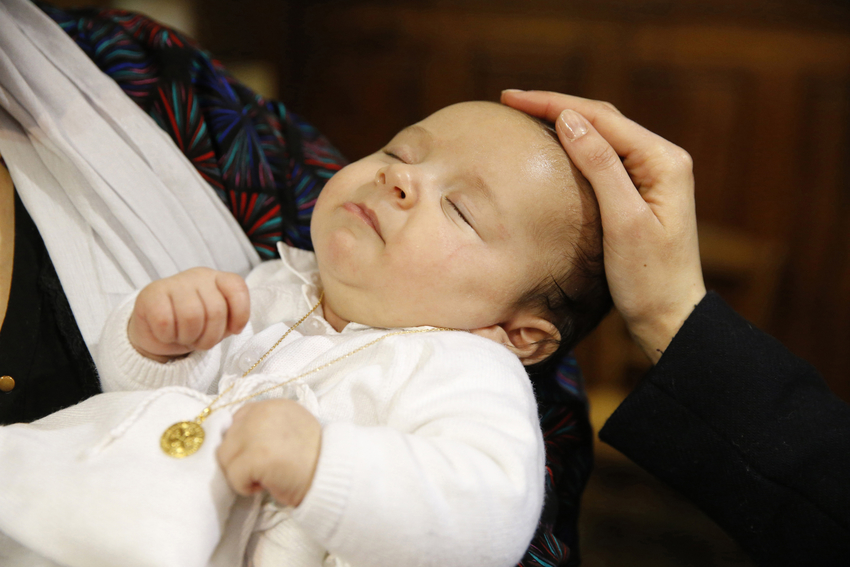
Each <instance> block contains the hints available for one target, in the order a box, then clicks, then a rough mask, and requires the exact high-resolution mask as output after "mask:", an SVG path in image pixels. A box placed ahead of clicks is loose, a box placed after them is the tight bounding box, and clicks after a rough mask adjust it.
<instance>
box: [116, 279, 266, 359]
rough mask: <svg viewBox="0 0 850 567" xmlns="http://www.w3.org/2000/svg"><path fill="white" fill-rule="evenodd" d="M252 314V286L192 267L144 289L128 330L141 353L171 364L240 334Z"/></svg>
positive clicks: (130, 337) (137, 301) (138, 299)
mask: <svg viewBox="0 0 850 567" xmlns="http://www.w3.org/2000/svg"><path fill="white" fill-rule="evenodd" d="M250 314H251V304H250V300H249V298H248V286H247V285H246V284H245V280H243V279H242V278H241V277H240V276H238V275H236V274H231V273H228V272H218V271H216V270H211V269H209V268H192V269H191V270H186V271H185V272H180V273H179V274H176V275H174V276H171V277H170V278H164V279H161V280H157V281H155V282H153V283H151V284H150V285H148V286H147V287H145V288H144V289H143V290H142V291H141V293H139V296H138V297H137V298H136V305H135V307H134V308H133V314H132V315H131V316H130V323H129V324H128V326H127V333H128V336H129V339H130V344H132V345H133V346H134V347H135V348H136V350H137V351H139V352H140V353H142V354H143V355H145V356H147V357H148V358H151V359H153V360H157V361H159V362H166V361H168V360H170V359H172V358H175V357H177V356H181V355H184V354H186V353H189V352H192V351H194V350H205V349H209V348H212V347H214V346H215V345H217V344H218V343H219V342H221V340H222V339H224V338H225V337H228V336H230V335H233V334H236V333H239V332H240V331H242V329H243V328H244V327H245V325H246V323H248V318H249V316H250Z"/></svg>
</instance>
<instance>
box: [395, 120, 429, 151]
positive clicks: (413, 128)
mask: <svg viewBox="0 0 850 567" xmlns="http://www.w3.org/2000/svg"><path fill="white" fill-rule="evenodd" d="M399 135H411V136H413V137H415V138H418V140H417V142H418V143H420V144H422V145H425V146H430V145H431V143H432V142H433V141H434V135H433V134H432V133H431V132H430V131H428V130H427V129H425V128H424V127H422V126H420V125H419V124H412V125H410V126H408V127H407V128H405V129H404V130H402V131H401V132H399Z"/></svg>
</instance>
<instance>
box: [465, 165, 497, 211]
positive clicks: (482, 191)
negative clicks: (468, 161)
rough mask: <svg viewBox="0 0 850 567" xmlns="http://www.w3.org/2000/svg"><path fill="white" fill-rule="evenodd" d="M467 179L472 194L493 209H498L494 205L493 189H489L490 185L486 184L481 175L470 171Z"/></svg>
mask: <svg viewBox="0 0 850 567" xmlns="http://www.w3.org/2000/svg"><path fill="white" fill-rule="evenodd" d="M467 179H468V181H469V187H470V189H471V190H472V192H473V193H474V194H476V195H478V196H479V197H481V198H483V199H484V200H485V201H486V202H487V203H488V204H489V205H490V206H491V207H493V208H494V209H498V207H496V199H495V198H494V197H493V190H492V189H490V186H489V185H487V182H486V181H484V178H483V177H481V176H480V175H479V174H477V173H470V174H469V175H468V176H467Z"/></svg>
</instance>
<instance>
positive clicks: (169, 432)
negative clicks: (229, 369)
mask: <svg viewBox="0 0 850 567" xmlns="http://www.w3.org/2000/svg"><path fill="white" fill-rule="evenodd" d="M323 298H324V292H322V294H321V296H319V301H318V302H316V304H315V305H314V306H313V307H312V308H311V309H310V310H309V311H308V312H307V314H306V315H304V316H303V317H301V319H299V320H298V321H297V322H296V323H295V324H294V325H292V326H291V327H290V328H289V329H287V330H286V332H285V333H284V334H283V336H281V337H280V338H279V339H278V340H277V342H276V343H275V344H273V345H272V346H271V348H269V350H267V351H266V352H265V353H264V354H263V356H261V357H260V358H259V359H258V360H257V362H255V363H254V364H253V365H252V366H251V368H249V369H248V370H246V371H245V373H244V374H242V376H240V379H242V378H245V377H246V376H247V375H248V374H250V373H251V371H252V370H254V369H255V368H256V367H257V366H258V365H259V364H260V363H261V362H262V361H263V360H265V358H266V357H267V356H268V355H269V354H271V352H272V351H273V350H274V349H276V348H277V347H278V345H279V344H280V343H282V342H283V341H284V339H286V337H287V336H289V333H291V332H292V331H294V330H295V329H296V328H297V327H298V325H300V324H301V323H303V322H304V321H305V320H306V319H307V318H308V317H309V316H310V315H312V314H313V312H314V311H315V310H316V309H318V308H319V305H321V304H322V299H323ZM454 330H456V329H450V328H447V327H431V328H428V329H411V330H406V331H394V332H390V333H386V334H384V335H381V336H380V337H378V338H377V339H374V340H372V341H370V342H368V343H366V344H365V345H362V346H359V347H357V348H356V349H354V350H352V351H351V352H348V353H346V354H343V355H342V356H338V357H337V358H335V359H333V360H331V361H330V362H326V363H325V364H322V365H321V366H318V367H316V368H312V369H310V370H308V371H307V372H304V373H303V374H299V375H298V376H295V377H294V378H288V379H286V380H284V381H283V382H279V383H277V384H275V385H274V386H270V387H268V388H264V389H262V390H260V391H259V392H254V393H253V394H251V395H249V396H245V397H242V398H239V399H237V400H233V401H231V402H227V403H226V404H222V405H220V406H218V407H213V406H215V403H216V402H217V401H219V400H220V399H221V398H222V397H223V396H224V395H225V394H227V393H228V392H229V391H230V390H232V389H233V388H234V387H235V386H236V384H237V382H238V380H235V381H234V382H233V384H231V385H230V386H229V387H228V388H227V389H226V390H224V391H223V392H221V393H220V394H219V395H218V396H216V398H215V399H214V400H213V401H211V402H210V403H209V405H207V407H205V408H204V409H203V410H201V413H200V414H198V416H197V417H196V418H195V419H193V420H192V421H181V422H178V423H175V424H174V425H172V426H171V427H169V428H168V429H166V430H165V433H163V434H162V437H161V438H160V441H159V445H160V447H161V448H162V450H163V452H165V454H166V455H168V456H169V457H174V458H177V459H180V458H183V457H188V456H189V455H191V454H193V453H195V452H197V450H198V449H200V448H201V445H203V443H204V437H205V434H204V428H203V426H202V424H203V423H204V420H206V419H207V417H209V415H210V414H211V413H213V412H214V411H217V410H220V409H222V408H226V407H227V406H232V405H234V404H238V403H241V402H244V401H247V400H250V399H252V398H256V397H257V396H261V395H263V394H265V393H267V392H271V391H272V390H276V389H277V388H280V387H282V386H285V385H287V384H289V383H290V382H294V381H295V380H298V379H300V378H303V377H305V376H308V375H310V374H313V373H315V372H319V371H320V370H324V369H325V368H327V367H328V366H330V365H332V364H335V363H337V362H339V361H341V360H344V359H346V358H348V357H349V356H352V355H355V354H357V353H358V352H360V351H362V350H365V349H367V348H369V347H370V346H372V345H374V344H376V343H379V342H381V341H382V340H384V339H386V338H389V337H395V336H398V335H412V334H415V333H433V332H435V331H454Z"/></svg>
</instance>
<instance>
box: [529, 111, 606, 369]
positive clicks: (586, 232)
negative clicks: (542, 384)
mask: <svg viewBox="0 0 850 567" xmlns="http://www.w3.org/2000/svg"><path fill="white" fill-rule="evenodd" d="M524 116H526V117H527V118H528V119H529V120H531V121H533V122H534V123H535V124H536V125H537V126H538V127H539V128H540V130H541V133H542V134H543V135H544V136H546V137H548V138H549V141H548V142H550V143H547V144H546V146H547V153H548V152H549V151H551V152H553V154H554V155H553V156H552V158H553V159H552V161H553V162H555V163H558V162H560V163H561V164H563V166H562V167H557V168H556V171H559V172H560V175H559V177H560V178H561V179H563V180H564V183H565V184H570V185H572V184H573V183H575V184H576V185H577V188H578V193H579V198H580V201H581V207H580V209H581V213H580V214H581V216H582V217H583V218H581V219H579V222H577V223H574V222H567V221H566V220H565V216H566V211H565V214H564V215H554V218H553V220H552V221H551V223H549V224H548V225H542V226H540V227H538V229H537V230H538V231H539V241H541V242H543V243H544V245H546V246H553V247H554V248H555V249H556V250H559V251H562V252H561V253H560V254H557V258H556V259H555V260H554V262H553V263H552V265H551V266H550V268H549V270H548V273H547V275H546V277H545V278H543V279H542V280H541V281H538V282H536V284H533V285H531V286H530V287H529V289H528V290H527V291H526V292H525V294H524V295H523V296H522V297H521V298H520V300H519V302H518V304H519V306H522V307H530V308H531V309H534V310H536V311H539V312H541V313H540V314H541V316H544V317H546V318H547V319H549V321H550V322H551V323H552V324H553V325H555V326H556V327H557V328H558V331H559V332H560V334H561V339H560V341H559V342H558V343H559V344H558V346H557V348H556V350H555V352H554V353H553V354H552V355H550V356H549V357H547V358H546V360H543V361H542V362H538V363H537V364H534V365H531V366H529V367H528V368H527V370H528V371H529V373H530V374H532V375H534V374H537V373H539V372H541V371H543V370H545V369H547V368H548V367H549V366H550V365H551V364H553V363H557V362H558V360H559V359H560V355H562V354H563V353H565V352H567V351H568V350H570V349H572V348H573V347H575V345H576V344H578V342H579V341H580V340H581V339H583V338H584V337H586V336H587V335H588V334H589V333H590V332H591V331H592V330H593V329H594V328H596V326H597V325H598V324H599V322H600V321H601V320H602V319H603V318H604V317H605V315H606V314H607V313H608V312H609V311H610V310H611V306H612V300H611V293H610V291H609V290H608V282H607V280H606V278H605V265H604V261H603V256H602V220H601V218H600V215H599V204H598V203H597V201H596V195H595V194H594V192H593V188H592V187H591V185H590V182H588V181H587V179H586V178H585V177H584V176H583V175H582V174H581V172H580V171H578V169H577V168H576V167H575V166H574V165H573V163H572V162H571V161H570V160H569V158H567V157H566V152H565V151H564V149H563V147H562V146H561V142H560V140H559V139H558V134H557V132H556V131H555V128H554V126H553V125H552V124H551V123H548V122H544V121H542V120H539V119H537V118H534V117H532V116H528V115H524ZM553 223H557V224H553ZM567 241H571V242H572V249H571V250H570V249H565V248H564V243H565V242H567Z"/></svg>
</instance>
